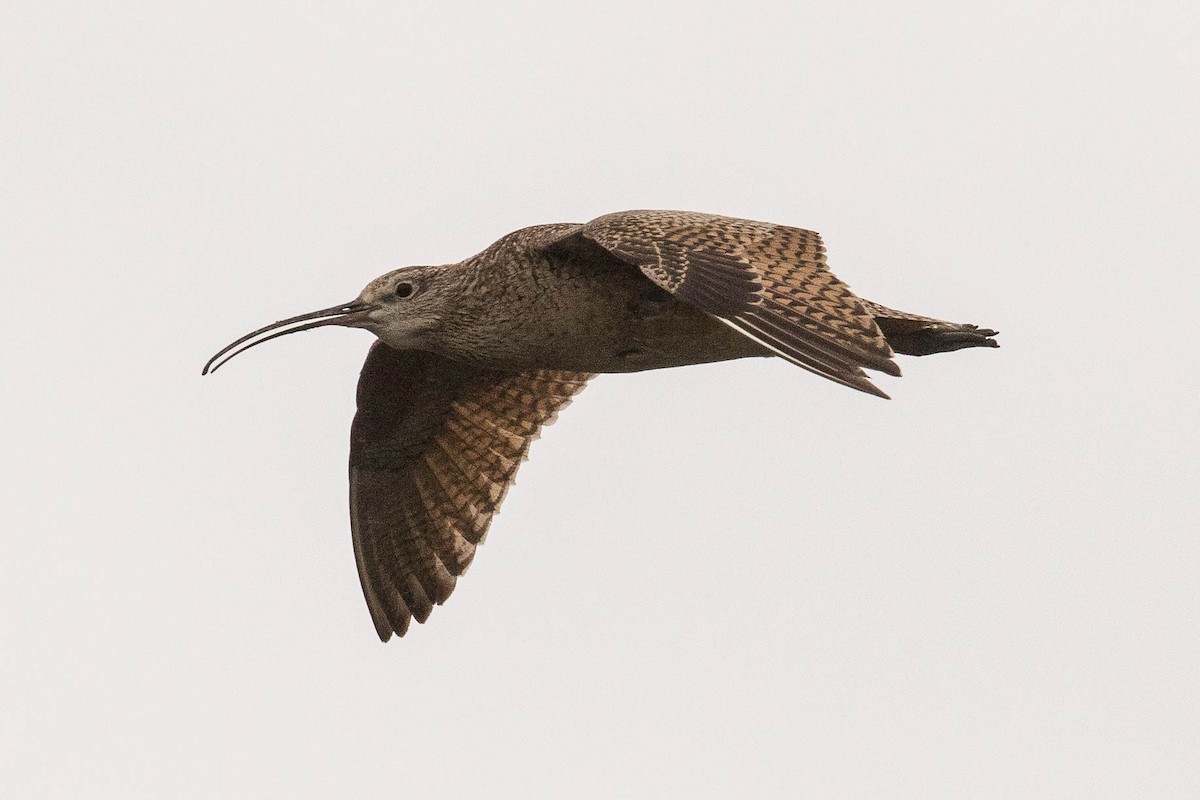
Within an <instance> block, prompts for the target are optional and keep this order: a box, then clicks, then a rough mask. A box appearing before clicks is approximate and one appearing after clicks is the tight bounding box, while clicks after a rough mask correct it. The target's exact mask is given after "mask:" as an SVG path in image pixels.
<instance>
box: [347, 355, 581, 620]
mask: <svg viewBox="0 0 1200 800" xmlns="http://www.w3.org/2000/svg"><path fill="white" fill-rule="evenodd" d="M590 377H591V376H590V375H584V374H580V373H573V372H560V371H554V370H536V371H531V372H522V373H508V372H497V371H491V370H481V369H475V368H470V367H464V366H461V365H458V364H454V363H452V362H450V361H448V360H446V359H444V358H442V357H440V356H436V355H433V354H431V353H422V352H417V351H399V350H394V349H392V348H390V347H388V346H387V345H384V344H382V343H378V342H377V343H376V344H375V345H374V346H373V347H372V348H371V352H370V354H369V355H368V356H367V360H366V363H365V364H364V365H363V371H362V376H361V377H360V378H359V386H358V413H357V415H356V416H355V418H354V426H353V428H352V431H351V444H350V521H351V525H350V527H351V531H352V534H353V539H354V553H355V560H356V562H357V564H358V574H359V579H360V580H361V582H362V588H363V597H364V598H365V599H366V601H367V607H368V608H369V609H370V612H371V619H372V621H373V622H374V624H375V630H376V632H378V634H379V637H380V638H381V639H383V640H384V641H386V640H387V639H388V638H390V637H391V635H392V634H393V633H395V634H397V635H400V636H403V635H404V633H405V632H406V631H407V630H408V627H409V624H410V621H411V620H412V619H416V620H417V621H418V622H424V621H425V620H426V619H428V617H429V615H430V613H432V611H433V607H434V606H435V605H440V604H441V603H443V602H445V601H446V599H447V598H449V596H450V594H451V593H452V592H453V591H454V588H455V585H456V583H457V576H459V575H461V574H462V573H463V572H464V571H465V570H466V568H467V567H468V566H469V565H470V563H471V560H472V559H473V558H474V555H475V548H476V545H478V544H479V543H480V542H482V541H483V538H484V536H485V535H486V534H487V529H488V526H489V525H490V523H491V520H492V517H493V516H494V515H495V513H496V511H497V510H498V508H499V506H500V503H501V501H502V500H503V499H504V495H505V493H506V492H507V491H508V487H509V486H510V485H511V484H512V481H513V478H514V477H515V476H516V472H517V468H518V467H519V466H520V464H521V462H522V461H523V460H524V459H525V457H526V455H527V454H528V452H529V445H530V443H531V442H532V441H533V440H534V439H535V438H536V437H537V435H538V433H539V432H540V430H541V429H542V427H543V426H545V425H546V424H548V423H549V422H550V421H552V420H553V419H554V417H555V416H556V415H557V413H558V411H559V410H561V409H562V408H563V407H564V406H565V405H566V404H567V403H569V402H570V401H571V399H572V397H574V395H575V394H577V393H578V392H579V391H580V390H581V389H582V388H583V386H584V384H586V383H587V380H588V379H589V378H590Z"/></svg>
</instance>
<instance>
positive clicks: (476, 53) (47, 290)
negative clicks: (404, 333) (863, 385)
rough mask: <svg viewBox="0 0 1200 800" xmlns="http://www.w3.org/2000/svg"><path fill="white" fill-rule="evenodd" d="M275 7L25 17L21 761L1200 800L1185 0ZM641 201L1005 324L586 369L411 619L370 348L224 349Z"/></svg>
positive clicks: (607, 786) (140, 790) (629, 792)
mask: <svg viewBox="0 0 1200 800" xmlns="http://www.w3.org/2000/svg"><path fill="white" fill-rule="evenodd" d="M251 5H252V7H251V8H247V7H245V5H244V4H235V3H221V4H213V3H207V4H194V5H191V6H183V5H180V4H167V5H163V4H153V3H149V4H147V3H139V4H135V3H98V4H89V5H87V6H86V7H84V5H82V4H58V3H23V4H20V5H19V6H10V7H9V8H7V9H6V11H5V13H4V17H5V21H4V24H3V27H2V28H0V75H3V78H2V82H0V87H2V92H3V93H2V95H0V137H2V139H3V146H2V148H0V169H2V174H0V202H2V204H3V208H2V209H0V260H2V261H0V263H2V265H3V269H4V276H5V277H4V286H5V288H6V292H7V297H8V299H9V306H10V310H9V312H8V324H7V326H6V335H7V345H6V347H5V348H4V368H3V374H4V376H5V392H4V394H5V399H4V409H5V413H4V414H3V415H2V417H0V420H2V421H0V426H2V428H0V430H2V431H3V446H2V448H0V452H2V454H3V455H2V456H0V485H3V487H4V490H3V495H2V498H0V503H2V507H0V519H3V528H4V531H3V540H2V541H3V554H4V556H3V561H4V563H5V565H6V566H5V567H4V568H3V579H2V580H0V604H2V606H3V608H4V609H6V613H4V614H3V615H2V617H0V640H2V645H0V791H2V792H3V794H4V795H5V796H6V797H39V798H42V797H46V798H51V797H70V798H83V797H122V798H128V797H172V798H184V797H252V796H253V797H261V796H272V797H298V798H306V797H313V798H327V797H363V798H365V797H431V796H438V797H464V798H525V797H571V798H614V797H629V798H642V797H646V798H657V797H697V798H699V797H704V798H708V797H712V798H720V797H733V796H743V797H745V796H750V797H762V798H776V797H780V798H782V797H847V798H849V797H855V798H857V797H888V798H897V797H922V798H934V797H938V798H941V797H945V798H951V797H953V798H959V797H1005V798H1011V797H1088V798H1094V797H1099V796H1112V797H1156V798H1162V797H1172V796H1175V797H1181V796H1186V795H1188V794H1189V793H1191V792H1194V790H1195V786H1196V784H1197V779H1198V774H1200V773H1198V770H1197V767H1196V764H1195V762H1194V761H1193V762H1189V760H1188V759H1189V758H1194V757H1195V754H1196V753H1197V752H1198V743H1200V698H1198V691H1197V688H1196V687H1197V681H1196V676H1197V674H1198V673H1200V643H1198V633H1197V631H1198V630H1200V627H1198V622H1200V620H1198V614H1197V599H1198V597H1197V595H1198V588H1197V587H1200V545H1198V543H1197V542H1198V535H1197V531H1198V530H1200V525H1198V523H1197V518H1198V517H1200V503H1198V501H1197V477H1198V476H1197V472H1198V470H1197V456H1198V455H1200V453H1198V450H1200V436H1198V433H1197V431H1198V428H1200V412H1198V411H1197V405H1198V403H1197V397H1198V395H1200V381H1198V379H1197V370H1196V367H1195V363H1194V358H1193V350H1194V348H1193V346H1192V341H1193V340H1194V337H1195V333H1194V331H1193V326H1194V319H1195V315H1196V310H1197V301H1198V299H1200V297H1198V292H1197V284H1198V280H1197V269H1196V264H1197V253H1200V235H1198V225H1197V220H1198V219H1200V155H1198V149H1197V141H1200V111H1198V110H1197V102H1196V100H1197V97H1198V96H1200V85H1198V84H1200V78H1198V76H1200V56H1198V55H1197V48H1196V41H1197V40H1198V38H1200V24H1198V22H1200V11H1198V10H1197V7H1196V5H1195V3H1183V2H1179V3H1145V2H1140V3H1133V2H1130V3H1086V4H1083V3H1060V4H1049V5H1048V4H1045V3H1033V2H1024V3H1002V4H980V3H971V4H963V3H949V2H945V3H928V2H926V3H918V4H908V5H906V6H905V7H903V8H900V7H895V6H890V5H887V4H870V3H867V4H863V3H845V2H844V3H837V4H832V3H831V4H824V5H823V6H821V7H812V6H811V5H809V4H794V3H788V4H784V3H776V4H769V3H742V4H729V3H721V4H712V5H702V4H695V3H689V4H683V3H665V4H655V3H609V4H602V5H595V6H592V7H588V8H583V7H582V6H581V5H579V4H566V3H492V4H488V6H487V9H486V10H484V9H483V8H481V7H480V6H481V5H482V4H474V3H472V4H466V3H436V4H435V3H405V4H397V3H362V4H344V3H329V4H303V5H301V6H297V5H296V4H290V3H289V4H266V3H263V4H251ZM806 6H807V7H806ZM637 207H643V208H644V207H650V208H654V207H663V208H686V209H692V210H698V211H709V212H717V213H724V214H731V215H736V216H744V217H750V218H756V219H763V220H769V221H773V222H780V223H786V224H792V225H797V226H801V227H808V228H813V229H816V230H819V231H821V232H822V234H823V235H824V237H825V242H826V244H827V246H828V248H829V260H830V263H831V265H832V266H833V268H834V269H835V270H836V271H837V273H838V274H839V275H841V276H842V277H843V278H845V279H846V280H847V281H848V282H849V283H850V284H851V285H852V286H853V287H854V288H855V289H856V290H857V291H859V292H860V293H861V294H862V295H864V296H866V297H869V298H871V299H874V300H877V301H879V302H882V303H885V304H888V305H892V306H896V307H899V308H904V309H907V310H911V311H915V312H919V313H925V314H931V315H935V316H940V317H944V318H948V319H953V320H958V321H967V322H976V323H979V324H981V325H986V326H990V327H994V328H998V329H999V330H1000V331H1001V332H1002V333H1001V342H1002V344H1003V348H1002V349H1000V350H995V351H968V352H962V353H954V354H949V355H945V356H940V357H931V358H929V359H922V360H915V359H904V360H903V362H902V367H903V369H904V371H905V377H904V378H903V379H901V380H895V379H890V378H886V377H884V378H881V379H880V382H879V383H880V386H881V387H882V388H883V389H884V390H885V391H887V392H889V393H891V394H892V396H893V397H894V398H895V399H893V400H892V401H890V402H884V401H881V400H877V399H875V398H872V397H868V396H865V395H861V394H857V393H855V392H852V391H850V390H848V389H844V388H842V387H839V386H836V385H834V384H832V383H829V382H826V381H822V380H820V379H817V378H815V377H814V376H812V375H809V374H807V373H805V372H803V371H802V370H799V369H796V368H794V367H791V366H789V365H788V364H786V363H784V362H782V361H780V360H776V359H771V360H762V361H747V362H739V363H730V364H720V365H713V366H706V367H696V368H691V369H684V370H671V371H664V372H659V373H652V374H644V375H636V376H606V377H602V378H600V379H598V380H596V381H595V382H594V384H593V385H592V386H591V387H589V388H588V389H587V390H586V391H585V392H584V393H583V394H582V395H581V396H580V397H579V399H578V400H577V401H576V402H575V404H574V405H572V406H571V407H570V408H569V409H568V410H567V411H566V412H564V414H563V415H562V417H561V419H560V420H559V421H558V422H557V423H556V424H555V425H554V426H553V427H552V428H550V429H549V430H548V431H547V432H546V435H545V437H544V438H543V439H542V440H541V441H540V442H539V443H537V444H536V445H535V446H534V449H533V453H532V459H531V461H530V462H529V463H528V464H527V465H526V466H525V468H524V469H523V471H522V473H521V475H520V477H519V480H518V483H517V486H516V488H515V489H514V490H513V491H512V492H511V493H510V495H509V498H508V500H507V502H506V505H505V507H504V509H503V513H502V514H501V515H500V516H499V517H498V518H497V520H496V522H495V524H494V526H493V528H492V531H491V535H490V536H489V538H488V541H487V544H486V545H485V546H484V547H483V549H482V550H481V551H480V553H479V555H478V557H477V559H476V561H475V564H474V566H473V568H472V569H471V571H470V573H469V574H468V575H467V576H466V577H465V578H464V579H462V580H461V581H460V583H459V587H458V589H457V591H456V592H455V595H454V597H453V598H451V600H450V601H449V602H448V603H447V604H446V605H445V606H444V607H442V608H440V609H438V610H437V611H436V612H435V613H434V616H433V617H432V618H431V620H430V622H429V623H428V624H427V625H425V626H423V627H418V628H415V629H414V630H413V631H412V632H411V633H410V635H409V636H407V637H405V638H404V639H403V640H399V641H395V640H394V641H393V642H391V643H390V644H388V645H386V646H385V645H382V644H380V643H379V641H378V640H377V639H376V637H375V634H374V631H373V629H372V626H371V623H370V619H369V617H368V615H367V611H366V608H365V605H364V603H363V600H362V596H361V593H360V590H359V586H358V580H357V576H356V573H355V569H354V562H353V556H352V553H351V548H350V538H349V531H348V522H347V514H346V485H345V484H346V475H345V473H346V469H345V461H346V448H347V437H348V431H349V424H350V418H351V415H352V413H353V404H354V384H355V381H356V378H357V374H358V369H359V366H360V364H361V361H362V357H363V355H364V354H365V352H366V349H367V346H368V344H369V341H370V337H369V335H368V334H366V333H363V332H361V331H343V330H326V331H322V332H316V333H312V334H306V335H303V336H295V337H290V338H288V339H285V340H281V341H279V342H273V343H271V344H270V345H268V346H265V347H263V348H261V349H258V350H256V351H255V352H253V353H250V354H248V355H246V356H243V357H241V358H239V359H238V360H237V361H236V362H235V363H233V364H231V365H230V366H229V367H227V368H226V369H224V370H222V371H221V372H220V373H219V374H217V375H216V376H214V377H210V378H204V379H201V377H200V375H199V369H200V366H201V364H202V363H203V362H204V360H205V359H206V358H207V357H208V356H209V355H210V354H211V353H212V352H214V351H215V350H216V349H217V348H218V347H220V346H221V345H223V344H225V343H226V342H227V341H229V340H230V339H232V338H234V337H235V336H237V335H239V334H241V333H243V332H245V331H247V330H250V329H252V328H255V327H258V326H259V325H262V324H265V323H267V322H270V321H272V320H275V319H279V318H280V317H283V316H289V315H292V314H296V313H300V312H302V311H308V310H311V309H314V308H320V307H324V306H327V305H330V304H332V303H337V302H341V301H344V300H348V299H350V298H352V297H353V296H354V295H356V294H357V293H358V291H359V289H360V288H361V287H362V285H363V284H365V283H366V282H367V281H368V280H370V279H371V278H373V277H375V276H376V275H377V274H379V273H382V272H384V271H387V270H389V269H393V268H395V267H398V266H402V265H405V264H415V263H440V262H447V261H456V260H458V259H460V258H462V257H464V256H467V255H469V254H471V253H474V252H476V251H478V250H479V249H481V248H482V247H484V246H485V245H487V244H488V243H490V242H491V241H492V240H494V239H495V238H497V237H498V236H500V235H502V234H504V233H506V232H508V231H510V230H512V229H514V228H518V227H521V226H524V225H529V224H535V223H541V222H556V221H581V220H586V219H589V218H591V217H594V216H596V215H599V214H601V213H605V212H608V211H614V210H618V209H625V208H637Z"/></svg>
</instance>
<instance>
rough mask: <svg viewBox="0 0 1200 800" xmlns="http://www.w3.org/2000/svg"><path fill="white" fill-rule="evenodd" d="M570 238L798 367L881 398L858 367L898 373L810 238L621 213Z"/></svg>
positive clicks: (726, 221)
mask: <svg viewBox="0 0 1200 800" xmlns="http://www.w3.org/2000/svg"><path fill="white" fill-rule="evenodd" d="M570 235H576V234H570ZM570 235H569V236H570ZM577 235H580V236H582V237H584V238H586V239H587V240H589V241H591V242H594V243H596V244H599V245H600V246H602V247H604V248H605V249H606V250H608V251H609V252H610V253H611V254H613V255H614V256H616V257H617V258H620V259H622V260H624V261H627V262H628V263H630V264H634V265H636V266H637V267H638V268H639V269H641V270H642V272H644V273H645V274H646V276H647V277H648V278H650V280H652V281H654V283H656V284H658V285H659V286H660V287H662V288H664V289H666V290H667V291H669V292H671V293H672V294H674V295H675V296H676V297H677V298H678V299H680V300H682V301H684V302H686V303H690V304H692V305H694V306H696V307H697V308H699V309H701V310H703V311H706V312H708V313H710V314H712V315H714V316H716V317H717V318H719V319H721V320H722V321H723V322H725V323H727V324H728V325H730V326H731V327H732V328H734V329H735V330H738V331H740V332H741V333H743V334H745V335H746V336H749V337H750V338H752V339H754V340H755V341H758V342H759V343H760V344H763V345H764V346H766V347H768V348H770V349H771V350H773V351H774V352H776V353H778V354H779V355H781V356H783V357H784V358H786V359H788V360H789V361H792V362H793V363H795V364H797V365H799V366H801V367H804V368H805V369H808V370H811V371H813V372H816V373H817V374H819V375H822V376H824V377H826V378H829V379H831V380H834V381H837V382H838V383H842V384H845V385H847V386H852V387H853V388H855V389H859V390H861V391H864V392H870V393H872V394H877V395H881V396H883V397H886V396H887V395H884V394H883V393H882V392H880V391H879V389H877V388H876V387H875V386H874V385H873V384H872V383H871V382H870V381H869V380H868V379H867V377H866V375H865V373H863V372H862V368H864V367H865V368H868V369H874V370H880V371H883V372H886V373H888V374H891V375H899V374H900V370H899V368H898V367H897V366H896V363H895V362H894V361H893V360H892V350H891V348H890V347H889V346H888V342H887V340H886V339H885V338H884V335H883V333H882V332H881V331H880V329H879V326H878V325H876V323H875V320H874V317H873V315H872V314H871V311H870V309H869V308H868V307H867V306H866V304H865V303H864V301H862V300H861V299H860V298H858V297H857V296H856V295H855V294H854V293H853V292H851V291H850V288H849V287H848V286H847V285H846V284H845V283H843V282H842V281H840V280H838V278H837V277H836V276H835V275H834V274H833V273H832V272H830V271H829V268H828V266H827V264H826V262H825V247H824V245H823V244H822V242H821V237H820V235H819V234H817V233H815V232H813V231H807V230H802V229H800V228H791V227H787V226H784V225H772V224H770V223H765V222H754V221H752V220H744V219H735V218H733V217H722V216H717V215H714V214H698V213H693V212H686V211H624V212H619V213H616V214H608V215H605V216H603V217H599V218H597V219H595V220H592V221H591V222H589V223H586V224H585V225H584V226H583V227H582V228H581V229H580V230H579V233H578V234H577ZM569 236H568V238H569Z"/></svg>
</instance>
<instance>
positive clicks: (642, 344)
mask: <svg viewBox="0 0 1200 800" xmlns="http://www.w3.org/2000/svg"><path fill="white" fill-rule="evenodd" d="M617 308H618V309H619V311H618V312H617V313H614V311H613V306H611V305H610V306H608V307H606V308H604V309H600V310H597V313H594V314H584V315H581V314H578V313H576V314H574V315H571V316H570V317H566V318H560V320H561V321H560V322H558V323H550V324H547V323H546V322H544V321H543V323H542V324H541V325H539V326H538V333H537V336H536V337H535V338H534V339H532V340H530V341H527V342H525V343H524V346H522V347H520V348H514V349H516V350H519V351H520V352H522V354H523V355H522V356H521V357H520V358H518V359H516V360H515V361H516V362H517V363H508V364H505V365H503V366H505V367H506V368H520V369H528V368H540V369H562V370H571V371H575V372H640V371H642V370H648V369H663V368H666V367H682V366H687V365H689V364H706V363H710V362H714V361H728V360H730V359H735V358H746V357H749V356H766V355H771V353H770V351H769V350H767V349H766V348H764V347H763V346H762V345H759V344H758V343H757V342H754V341H753V340H751V339H748V338H746V337H745V336H743V335H742V334H740V333H738V332H737V331H735V330H733V329H732V328H730V327H729V326H727V325H725V324H724V323H722V322H721V321H720V320H718V319H717V318H716V317H713V316H711V315H710V314H706V313H704V312H703V311H700V310H699V309H696V308H694V307H692V306H689V305H687V304H685V303H682V302H680V301H678V300H675V299H674V298H672V297H670V296H668V295H666V294H665V293H663V297H661V298H655V299H654V300H653V301H649V300H646V301H641V300H639V301H635V302H630V303H627V304H623V305H621V306H619V307H617ZM576 311H577V312H578V309H576Z"/></svg>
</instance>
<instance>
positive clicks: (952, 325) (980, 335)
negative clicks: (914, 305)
mask: <svg viewBox="0 0 1200 800" xmlns="http://www.w3.org/2000/svg"><path fill="white" fill-rule="evenodd" d="M866 305H867V308H868V309H870V311H871V313H872V314H873V315H874V316H875V324H876V325H878V326H879V330H881V331H883V335H884V336H885V337H886V338H887V342H888V344H889V345H891V347H892V350H894V351H895V352H897V353H901V354H903V355H906V356H927V355H930V354H931V353H949V352H951V351H954V350H962V349H964V348H967V347H999V346H1000V345H999V344H997V342H996V340H995V339H993V338H992V337H993V336H995V335H996V334H997V331H994V330H992V329H990V328H980V327H979V326H978V325H966V324H959V323H956V322H944V321H942V320H940V319H934V318H932V317H922V316H919V315H917V314H909V313H907V312H904V311H896V310H895V309H891V308H887V307H886V306H881V305H879V304H877V303H867V304H866Z"/></svg>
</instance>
